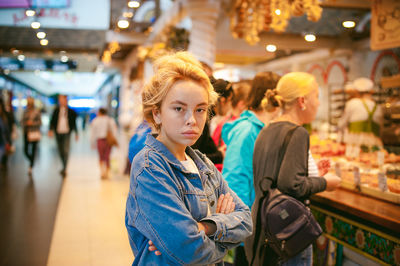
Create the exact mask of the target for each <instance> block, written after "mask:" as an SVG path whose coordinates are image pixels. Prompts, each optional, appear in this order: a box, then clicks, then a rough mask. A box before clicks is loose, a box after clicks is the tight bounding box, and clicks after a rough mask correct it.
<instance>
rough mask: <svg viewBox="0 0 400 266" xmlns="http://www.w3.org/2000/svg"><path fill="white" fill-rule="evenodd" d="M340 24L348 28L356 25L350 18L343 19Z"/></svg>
mask: <svg viewBox="0 0 400 266" xmlns="http://www.w3.org/2000/svg"><path fill="white" fill-rule="evenodd" d="M342 25H343V27H345V28H348V29H350V28H354V27H355V26H356V23H355V22H354V21H351V20H346V21H343V23H342Z"/></svg>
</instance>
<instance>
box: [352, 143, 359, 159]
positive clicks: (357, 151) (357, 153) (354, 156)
mask: <svg viewBox="0 0 400 266" xmlns="http://www.w3.org/2000/svg"><path fill="white" fill-rule="evenodd" d="M360 150H361V149H360V146H356V145H355V146H353V154H352V157H353V158H358V157H359V156H360Z"/></svg>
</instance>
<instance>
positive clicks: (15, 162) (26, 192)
mask: <svg viewBox="0 0 400 266" xmlns="http://www.w3.org/2000/svg"><path fill="white" fill-rule="evenodd" d="M14 144H15V148H16V150H15V153H14V154H12V155H11V156H10V158H9V160H8V163H7V165H8V170H7V171H4V170H3V169H2V170H0V236H1V237H0V265H7V266H14V265H15V266H19V265H30V266H43V265H46V261H47V257H48V253H49V249H50V241H51V237H52V233H53V228H54V221H55V217H56V213H57V206H58V201H59V196H60V192H61V188H62V184H63V179H62V178H61V176H60V174H59V173H58V171H59V170H60V169H61V163H60V160H59V159H58V156H57V151H56V148H55V143H54V140H52V139H48V138H47V137H46V136H43V138H42V140H41V142H40V145H39V147H38V150H37V154H36V160H35V166H34V168H33V175H32V178H30V177H29V176H28V160H27V159H26V158H25V157H24V155H23V145H22V136H21V133H20V134H19V139H18V140H17V141H16V142H15V143H14Z"/></svg>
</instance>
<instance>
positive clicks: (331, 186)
mask: <svg viewBox="0 0 400 266" xmlns="http://www.w3.org/2000/svg"><path fill="white" fill-rule="evenodd" d="M324 178H325V180H326V189H325V190H326V191H333V190H335V189H336V188H337V187H339V185H340V182H341V179H340V177H338V176H337V175H334V174H331V173H327V174H326V175H325V176H324Z"/></svg>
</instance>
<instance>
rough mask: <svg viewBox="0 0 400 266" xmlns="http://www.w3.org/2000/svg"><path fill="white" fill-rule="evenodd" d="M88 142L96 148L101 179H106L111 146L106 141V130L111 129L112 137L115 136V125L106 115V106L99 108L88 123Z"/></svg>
mask: <svg viewBox="0 0 400 266" xmlns="http://www.w3.org/2000/svg"><path fill="white" fill-rule="evenodd" d="M90 126H91V128H90V142H91V143H92V147H93V148H94V147H96V148H97V152H98V154H99V162H100V176H101V179H107V178H108V174H109V170H110V154H111V149H112V146H111V145H110V144H109V143H108V142H107V134H108V131H111V133H112V134H113V136H114V138H116V137H117V132H118V129H117V125H116V123H115V121H114V119H112V118H111V117H109V116H108V115H107V109H106V108H100V109H99V111H98V112H97V116H96V118H95V119H93V121H92V124H91V125H90Z"/></svg>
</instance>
